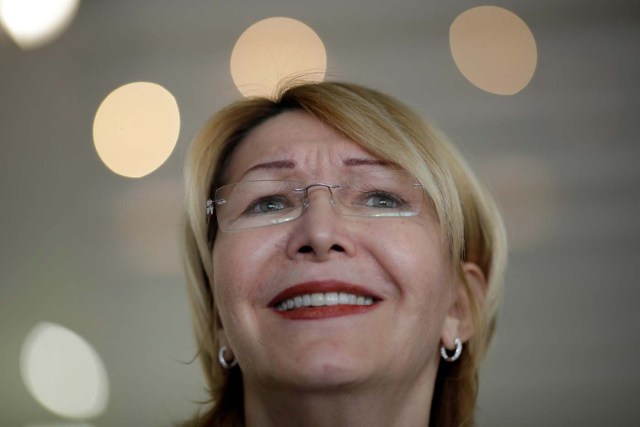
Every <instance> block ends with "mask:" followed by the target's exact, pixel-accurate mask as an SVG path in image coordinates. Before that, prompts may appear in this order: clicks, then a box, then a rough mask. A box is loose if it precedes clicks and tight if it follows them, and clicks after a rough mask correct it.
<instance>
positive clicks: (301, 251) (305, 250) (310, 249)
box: [298, 245, 313, 254]
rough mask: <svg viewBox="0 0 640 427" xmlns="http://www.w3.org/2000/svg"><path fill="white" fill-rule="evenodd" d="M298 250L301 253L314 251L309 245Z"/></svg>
mask: <svg viewBox="0 0 640 427" xmlns="http://www.w3.org/2000/svg"><path fill="white" fill-rule="evenodd" d="M298 252H299V253H301V254H308V253H311V252H313V248H312V247H311V246H309V245H306V246H303V247H301V248H300V249H298Z"/></svg>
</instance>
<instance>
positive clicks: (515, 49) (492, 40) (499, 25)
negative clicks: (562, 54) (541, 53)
mask: <svg viewBox="0 0 640 427" xmlns="http://www.w3.org/2000/svg"><path fill="white" fill-rule="evenodd" d="M449 43H450V46H451V54H452V55H453V59H454V61H455V63H456V65H457V66H458V69H460V72H461V73H462V74H463V75H464V76H465V77H466V78H467V79H468V80H469V81H470V82H471V83H473V84H474V85H476V86H477V87H479V88H480V89H483V90H485V91H487V92H491V93H494V94H497V95H513V94H515V93H518V92H520V91H521V90H522V89H524V88H525V87H526V86H527V84H529V81H531V78H532V77H533V73H534V72H535V70H536V64H537V60H538V52H537V48H536V41H535V39H534V37H533V34H532V33H531V30H529V27H528V26H527V24H526V23H525V22H524V21H523V20H522V19H520V18H519V17H518V16H517V15H516V14H514V13H513V12H510V11H508V10H506V9H503V8H501V7H496V6H480V7H475V8H473V9H469V10H467V11H466V12H463V13H461V14H460V15H459V16H458V17H457V18H456V19H455V20H454V21H453V24H451V29H450V31H449Z"/></svg>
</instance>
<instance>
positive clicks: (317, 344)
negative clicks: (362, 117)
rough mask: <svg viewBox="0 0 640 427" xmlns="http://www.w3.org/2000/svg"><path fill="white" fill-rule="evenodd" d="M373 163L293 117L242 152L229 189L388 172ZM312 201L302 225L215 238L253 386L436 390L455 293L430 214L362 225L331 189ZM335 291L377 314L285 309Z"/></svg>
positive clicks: (223, 302) (224, 290)
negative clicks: (422, 384) (431, 385)
mask: <svg viewBox="0 0 640 427" xmlns="http://www.w3.org/2000/svg"><path fill="white" fill-rule="evenodd" d="M376 160H378V159H376V158H375V157H374V156H372V155H371V154H369V153H368V152H366V151H365V150H363V149H362V148H361V147H360V146H359V145H357V144H356V143H354V142H352V141H350V140H348V139H345V137H343V136H341V135H340V134H338V133H337V132H336V131H335V130H333V129H332V128H330V127H328V126H327V125H325V124H324V123H322V122H321V121H319V120H318V119H315V118H313V117H312V116H310V115H308V114H306V113H303V112H299V111H290V112H285V113H282V114H280V115H278V116H276V117H274V118H271V119H269V120H268V121H266V122H264V123H263V124H261V125H260V126H258V127H256V128H255V129H254V130H253V131H252V132H251V133H250V134H249V135H248V136H247V137H246V138H245V140H244V141H243V142H242V143H241V144H240V145H239V146H238V147H237V149H236V151H235V152H234V154H233V157H232V159H231V161H230V165H229V169H228V182H229V183H234V182H239V181H249V180H285V179H296V180H300V181H304V182H305V183H306V184H307V185H309V184H311V183H319V182H321V183H329V184H335V183H340V182H341V180H342V179H343V178H344V177H346V176H347V175H357V174H360V173H365V172H366V171H370V170H373V169H375V170H379V169H382V168H383V166H381V165H380V164H375V162H376ZM308 200H309V206H308V208H307V210H306V211H305V212H304V214H303V215H302V216H301V217H300V218H298V219H296V220H293V221H290V222H286V223H282V224H278V225H271V226H266V227H261V228H253V229H248V230H242V231H233V232H222V231H218V233H217V236H216V240H215V244H214V248H213V264H214V283H215V289H214V293H215V301H216V304H217V307H218V310H219V313H220V318H221V320H222V324H223V327H224V334H225V335H226V340H227V342H228V345H229V347H230V348H231V349H232V350H233V352H234V353H235V356H236V358H237V359H238V361H239V364H240V367H241V369H242V372H243V378H244V381H245V385H247V384H248V385H250V384H262V385H268V386H270V387H272V386H287V387H296V388H298V389H314V390H317V389H318V388H322V387H333V386H337V385H338V386H339V385H352V386H355V385H364V386H366V385H367V384H369V385H371V384H383V383H389V382H391V383H393V382H397V381H404V382H411V381H415V380H416V379H420V378H430V379H431V380H432V379H433V378H434V377H435V373H436V370H437V364H438V348H439V343H440V339H441V336H442V335H443V331H444V329H445V328H446V325H447V324H448V322H447V321H446V319H447V318H448V314H449V312H450V310H451V309H452V306H453V304H454V300H455V294H456V286H455V284H454V282H453V279H452V277H453V276H452V273H451V268H450V267H449V263H448V262H447V255H446V254H447V250H446V246H445V243H444V242H443V238H442V234H441V232H440V226H439V224H438V221H437V218H436V216H435V213H434V212H433V210H432V208H431V207H430V205H429V204H428V203H427V202H426V200H424V201H423V205H422V208H421V211H420V213H419V215H417V216H412V217H395V218H360V217H350V216H342V215H340V213H338V212H337V210H336V209H335V208H334V206H333V205H332V203H331V194H330V192H329V191H328V190H326V189H325V188H322V187H314V188H313V189H312V190H311V191H310V192H309V195H308ZM336 292H337V293H338V294H337V296H338V302H340V298H341V296H340V294H339V292H342V293H344V294H347V295H346V297H342V298H347V299H350V298H353V297H351V296H350V295H356V296H363V297H371V299H372V300H373V304H372V305H364V306H362V305H361V306H354V305H351V303H352V302H353V301H352V300H349V303H348V304H346V305H336V306H320V307H312V308H300V309H296V310H288V311H281V308H279V307H278V306H280V305H281V304H280V303H281V302H282V301H283V298H284V300H286V299H294V300H295V297H296V296H299V297H300V298H302V299H304V298H307V297H304V295H305V294H306V295H309V297H308V298H311V299H313V298H314V297H312V296H311V294H324V296H325V297H326V298H327V299H331V298H334V297H333V296H327V295H328V294H327V293H336ZM315 298H317V297H315ZM345 301H346V300H344V299H343V302H345ZM285 302H286V301H285ZM361 302H362V299H361ZM312 304H313V303H312ZM305 310H306V311H305Z"/></svg>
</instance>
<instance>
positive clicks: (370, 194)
mask: <svg viewBox="0 0 640 427" xmlns="http://www.w3.org/2000/svg"><path fill="white" fill-rule="evenodd" d="M336 196H337V198H338V201H339V202H340V205H341V210H342V214H343V215H352V216H363V217H399V216H414V215H417V214H418V213H420V208H421V207H422V202H423V198H424V192H423V189H422V187H421V186H420V185H419V184H416V183H415V180H414V179H413V178H412V177H411V175H409V174H408V173H406V172H404V171H398V170H391V169H390V170H382V171H372V172H367V173H360V174H358V175H354V176H352V177H351V179H350V180H349V184H348V185H345V186H344V188H343V189H342V190H339V192H337V193H336Z"/></svg>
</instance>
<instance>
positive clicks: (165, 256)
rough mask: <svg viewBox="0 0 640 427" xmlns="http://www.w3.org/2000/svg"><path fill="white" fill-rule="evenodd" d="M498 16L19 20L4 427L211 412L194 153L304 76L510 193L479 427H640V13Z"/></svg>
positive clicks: (465, 9) (50, 10)
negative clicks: (367, 100)
mask: <svg viewBox="0 0 640 427" xmlns="http://www.w3.org/2000/svg"><path fill="white" fill-rule="evenodd" d="M491 5H492V6H491V7H486V4H484V3H482V2H478V1H465V2H459V1H425V0H420V1H418V0H403V1H400V2H389V1H381V0H373V1H372V0H368V1H365V0H341V1H337V0H325V1H322V2H320V1H308V0H304V1H300V0H298V1H292V0H270V1H259V0H219V1H213V0H212V1H181V2H178V1H172V0H155V1H150V0H149V1H129V2H125V1H109V2H107V1H97V0H83V1H80V2H78V1H71V0H55V1H54V0H49V1H41V2H38V1H35V0H19V1H10V0H0V20H1V22H2V28H1V29H0V165H1V167H0V203H1V208H0V233H1V234H0V340H1V344H0V425H1V426H58V427H60V426H95V427H97V426H100V427H102V426H105V427H106V426H157V425H167V426H168V425H171V423H172V422H175V421H179V420H183V419H184V418H185V417H187V416H189V415H191V414H192V413H193V412H194V411H195V410H196V408H197V405H196V403H195V402H196V401H198V400H199V399H203V398H204V397H205V393H204V387H205V385H204V381H203V378H202V375H201V373H200V366H199V364H198V362H195V363H191V364H189V363H188V362H189V361H191V360H192V359H193V358H194V356H195V351H196V350H195V345H194V339H193V337H192V332H191V320H190V311H189V305H188V300H187V294H186V291H185V284H184V279H183V276H182V268H181V258H180V250H179V231H180V227H181V221H182V220H181V203H182V194H183V193H182V163H183V158H184V152H185V150H186V147H187V145H188V143H189V141H190V140H191V139H192V138H193V137H194V135H195V134H196V132H197V130H198V129H199V128H200V126H201V125H202V124H203V122H204V121H205V120H206V119H207V117H209V116H210V115H211V114H212V113H214V112H215V111H217V110H218V109H220V108H221V107H222V106H224V105H226V104H228V103H230V102H232V101H234V100H237V99H240V98H241V97H242V96H243V94H244V95H247V94H255V93H269V91H270V90H271V89H270V88H271V87H272V86H271V85H272V84H273V82H274V81H277V79H278V77H282V76H284V75H286V73H288V72H290V71H298V72H300V71H303V72H309V71H313V72H314V73H315V74H316V76H319V77H320V78H321V77H322V75H324V76H325V77H324V78H326V79H331V80H347V81H353V82H357V83H361V84H365V85H369V86H371V87H373V88H376V89H379V90H381V91H384V92H387V93H389V94H391V95H393V96H396V97H398V98H399V99H401V100H403V101H404V102H406V103H407V104H409V105H410V106H412V107H414V108H415V109H416V110H417V111H419V112H420V113H421V114H422V115H423V116H424V117H426V118H427V119H429V120H431V121H432V122H433V123H435V124H436V125H437V126H438V127H439V128H440V129H442V130H443V131H445V133H447V135H448V136H449V137H450V138H451V139H452V140H453V141H454V142H455V143H456V144H457V145H458V147H459V148H460V149H461V150H462V151H463V152H464V153H465V155H466V156H467V158H468V160H469V162H470V163H471V165H472V167H473V168H474V169H475V170H476V171H477V173H478V175H479V176H480V178H481V179H482V180H484V181H485V182H486V183H487V185H488V186H489V187H490V189H491V190H492V191H493V192H494V194H495V195H496V198H497V200H498V203H499V205H500V207H501V208H502V210H503V212H504V216H505V220H506V223H507V227H508V232H509V241H510V245H511V251H510V263H509V268H508V273H507V277H506V287H505V298H504V305H503V309H502V312H501V315H500V318H499V323H498V329H497V334H496V337H495V341H494V342H493V345H492V348H491V350H490V352H489V355H488V357H487V360H486V364H485V366H484V369H483V371H482V374H481V388H480V399H479V411H478V421H479V425H480V426H482V427H488V426H541V425H544V426H603V425H606V426H630V425H639V424H640V406H639V405H638V404H637V402H636V399H637V397H638V396H639V395H640V366H639V363H638V360H639V357H640V340H639V337H640V334H639V325H640V310H638V305H639V303H640V283H639V280H638V278H637V275H636V268H637V267H638V264H639V263H640V257H639V255H640V245H639V244H638V241H639V240H640V220H639V219H640V191H639V190H638V184H639V183H640V167H638V161H639V160H640V141H639V136H640V120H639V113H640V84H639V77H640V43H639V42H640V25H639V24H640V13H639V12H640V4H639V3H638V2H636V1H623V0H609V1H578V0H563V1H551V0H536V1H534V0H518V1H515V0H514V1H496V2H492V3H491ZM276 17H280V18H286V19H269V18H276ZM256 70H257V71H258V73H257V74H256V73H255V71H256ZM140 82H144V83H140ZM132 83H137V84H132Z"/></svg>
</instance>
